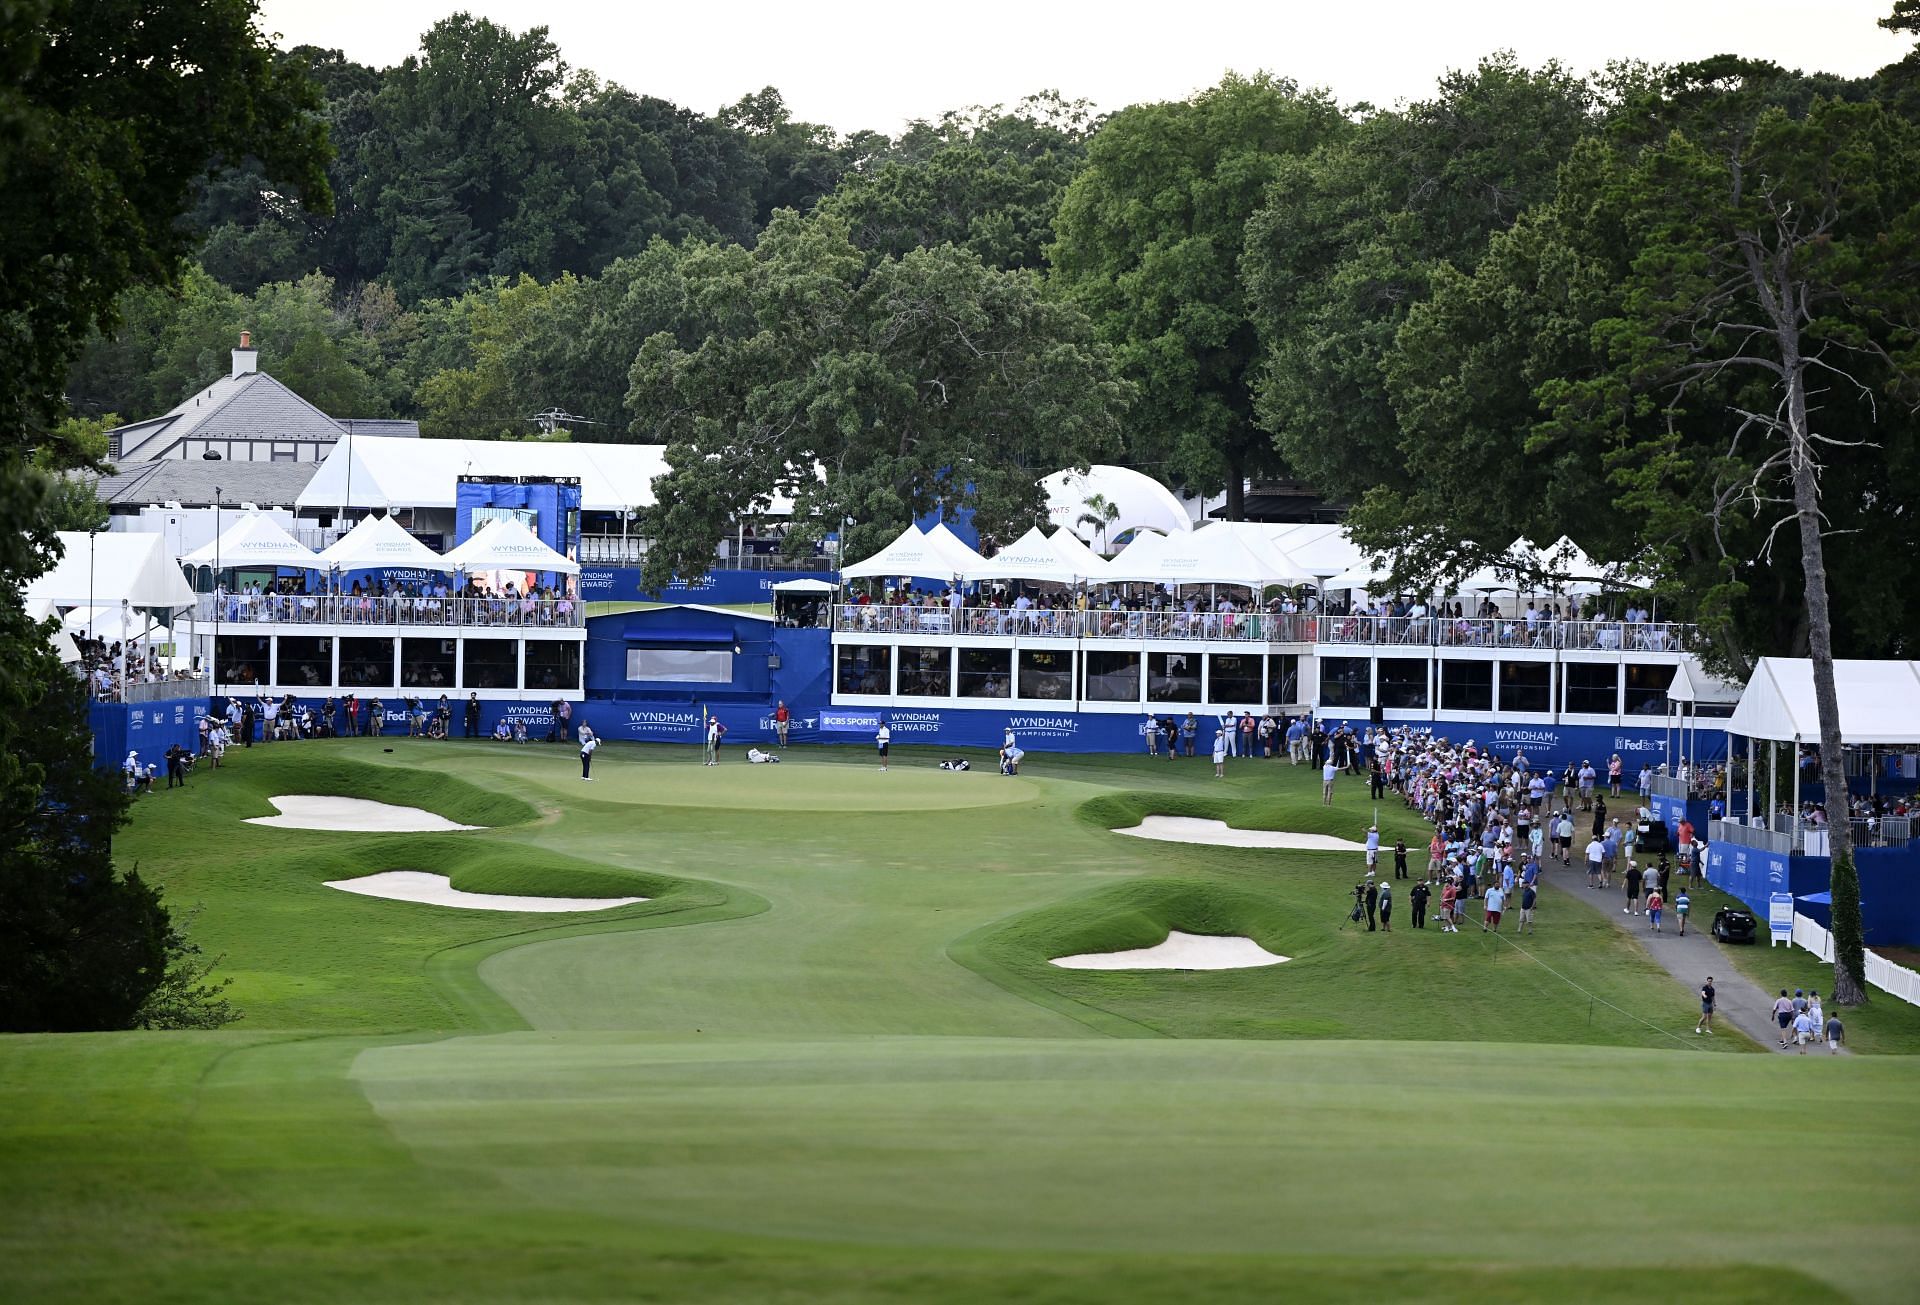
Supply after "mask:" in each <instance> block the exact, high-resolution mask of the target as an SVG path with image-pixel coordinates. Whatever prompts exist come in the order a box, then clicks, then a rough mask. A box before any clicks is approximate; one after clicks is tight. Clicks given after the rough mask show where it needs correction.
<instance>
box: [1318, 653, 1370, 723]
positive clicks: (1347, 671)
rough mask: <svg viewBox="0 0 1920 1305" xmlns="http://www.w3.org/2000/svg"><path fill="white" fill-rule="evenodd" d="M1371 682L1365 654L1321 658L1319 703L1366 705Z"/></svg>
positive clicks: (1340, 705)
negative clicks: (1360, 655)
mask: <svg viewBox="0 0 1920 1305" xmlns="http://www.w3.org/2000/svg"><path fill="white" fill-rule="evenodd" d="M1372 692H1373V686H1372V684H1371V683H1370V682H1369V670H1368V666H1367V659H1366V658H1365V657H1322V658H1321V659H1320V705H1321V706H1322V707H1323V708H1327V707H1331V708H1339V709H1342V710H1351V709H1353V708H1355V707H1361V708H1364V707H1366V706H1368V705H1369V699H1370V696H1371V694H1372Z"/></svg>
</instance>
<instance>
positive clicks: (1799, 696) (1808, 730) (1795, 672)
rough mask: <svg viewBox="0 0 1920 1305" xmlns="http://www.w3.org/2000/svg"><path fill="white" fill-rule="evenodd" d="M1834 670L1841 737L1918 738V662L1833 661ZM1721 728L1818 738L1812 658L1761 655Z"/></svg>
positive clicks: (1786, 738)
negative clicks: (1751, 676)
mask: <svg viewBox="0 0 1920 1305" xmlns="http://www.w3.org/2000/svg"><path fill="white" fill-rule="evenodd" d="M1833 674H1834V681H1835V686H1834V687H1835V688H1836V689H1837V690H1838V691H1839V697H1840V738H1841V741H1842V742H1845V743H1850V744H1861V745H1868V744H1872V745H1888V744H1916V743H1920V662H1900V661H1878V662H1868V661H1836V662H1834V664H1833ZM1726 728H1727V733H1729V734H1738V735H1741V736H1742V737H1744V738H1749V739H1773V740H1775V741H1778V742H1798V743H1818V742H1819V741H1820V712H1819V709H1818V708H1817V707H1816V706H1815V704H1814V700H1813V663H1812V662H1811V661H1809V660H1808V659H1807V658H1804V657H1762V658H1761V659H1760V664H1759V665H1758V666H1756V667H1755V668H1754V671H1753V678H1752V679H1750V680H1748V681H1747V691H1746V692H1745V693H1743V694H1741V695H1740V705H1739V706H1737V707H1735V708H1734V709H1733V718H1732V719H1731V720H1729V721H1728V722H1727V727H1726Z"/></svg>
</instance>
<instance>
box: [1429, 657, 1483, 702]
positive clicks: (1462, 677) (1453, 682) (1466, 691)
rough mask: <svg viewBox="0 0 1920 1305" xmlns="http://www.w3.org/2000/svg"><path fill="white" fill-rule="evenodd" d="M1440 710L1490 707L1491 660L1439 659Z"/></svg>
mask: <svg viewBox="0 0 1920 1305" xmlns="http://www.w3.org/2000/svg"><path fill="white" fill-rule="evenodd" d="M1440 710H1442V711H1492V710H1493V663H1492V662H1462V661H1443V662H1441V663H1440Z"/></svg>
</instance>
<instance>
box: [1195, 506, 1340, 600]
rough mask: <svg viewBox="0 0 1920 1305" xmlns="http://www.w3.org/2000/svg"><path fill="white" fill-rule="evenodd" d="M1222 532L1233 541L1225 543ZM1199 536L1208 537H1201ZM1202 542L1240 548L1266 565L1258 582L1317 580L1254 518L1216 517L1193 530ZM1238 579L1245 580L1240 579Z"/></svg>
mask: <svg viewBox="0 0 1920 1305" xmlns="http://www.w3.org/2000/svg"><path fill="white" fill-rule="evenodd" d="M1222 534H1227V535H1231V536H1232V537H1233V541H1234V543H1233V544H1232V545H1228V544H1227V543H1225V542H1224V541H1223V540H1221V539H1220V536H1221V535H1222ZM1202 536H1209V537H1210V538H1207V539H1204V540H1203V539H1202ZM1195 541H1197V542H1200V543H1204V544H1205V545H1206V546H1207V547H1208V548H1211V549H1214V550H1216V551H1221V552H1229V551H1231V550H1232V549H1238V550H1243V551H1244V552H1245V553H1247V554H1248V555H1249V556H1251V557H1253V558H1255V559H1256V560H1257V561H1258V562H1259V563H1260V565H1261V566H1263V567H1265V568H1266V571H1265V578H1264V579H1263V580H1261V582H1260V583H1262V584H1270V585H1275V584H1278V585H1310V584H1316V583H1318V577H1316V576H1315V575H1314V573H1313V572H1312V571H1310V570H1308V569H1307V568H1306V567H1303V566H1301V565H1300V563H1299V562H1297V561H1296V560H1294V558H1293V556H1292V555H1291V554H1289V553H1288V552H1287V551H1286V550H1285V549H1284V548H1282V547H1280V545H1279V544H1277V543H1275V542H1274V539H1273V532H1272V529H1271V528H1270V527H1268V526H1266V525H1263V524H1261V523H1260V522H1257V521H1216V522H1214V523H1213V524H1212V525H1210V526H1204V527H1202V528H1201V529H1199V530H1196V531H1194V532H1193V541H1189V542H1195ZM1241 583H1247V582H1246V581H1242V582H1241Z"/></svg>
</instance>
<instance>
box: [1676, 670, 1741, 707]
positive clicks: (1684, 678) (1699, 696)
mask: <svg viewBox="0 0 1920 1305" xmlns="http://www.w3.org/2000/svg"><path fill="white" fill-rule="evenodd" d="M1740 693H1741V689H1740V686H1739V685H1738V684H1735V683H1734V682H1733V681H1731V680H1723V679H1721V678H1720V677H1719V676H1718V675H1715V674H1713V673H1712V672H1710V671H1707V670H1704V669H1702V668H1701V666H1700V664H1699V663H1698V662H1693V661H1682V662H1681V663H1680V664H1679V665H1678V666H1677V667H1675V668H1674V672H1673V683H1672V684H1670V685H1668V686H1667V701H1669V702H1684V703H1690V704H1698V703H1702V702H1739V701H1740Z"/></svg>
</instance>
